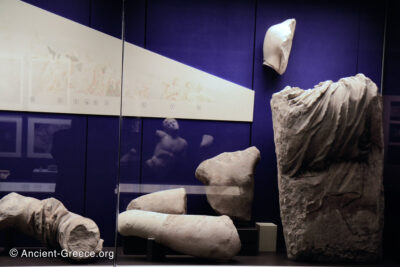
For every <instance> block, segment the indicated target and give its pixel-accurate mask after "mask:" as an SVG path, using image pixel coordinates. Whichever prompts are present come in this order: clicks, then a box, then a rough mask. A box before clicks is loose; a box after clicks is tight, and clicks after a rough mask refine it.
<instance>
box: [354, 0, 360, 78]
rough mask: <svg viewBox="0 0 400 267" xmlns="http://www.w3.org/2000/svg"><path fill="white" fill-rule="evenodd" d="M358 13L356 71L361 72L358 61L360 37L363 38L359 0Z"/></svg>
mask: <svg viewBox="0 0 400 267" xmlns="http://www.w3.org/2000/svg"><path fill="white" fill-rule="evenodd" d="M357 13H358V29H357V30H358V32H357V34H358V38H357V61H356V73H355V74H358V73H359V72H360V70H359V65H358V61H359V58H360V53H361V49H360V38H361V8H360V2H358V1H357Z"/></svg>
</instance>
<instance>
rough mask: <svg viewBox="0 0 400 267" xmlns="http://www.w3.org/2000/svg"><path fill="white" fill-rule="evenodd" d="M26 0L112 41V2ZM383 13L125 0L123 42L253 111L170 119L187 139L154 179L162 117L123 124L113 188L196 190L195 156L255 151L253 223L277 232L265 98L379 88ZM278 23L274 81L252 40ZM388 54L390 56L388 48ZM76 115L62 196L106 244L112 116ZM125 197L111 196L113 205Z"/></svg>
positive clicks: (111, 214)
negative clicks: (283, 34) (249, 103)
mask: <svg viewBox="0 0 400 267" xmlns="http://www.w3.org/2000/svg"><path fill="white" fill-rule="evenodd" d="M26 2H29V3H32V4H34V5H37V6H39V7H42V8H44V9H46V10H49V11H51V12H54V13H56V14H59V15H61V16H64V17H66V18H69V19H72V20H75V21H77V22H79V23H82V24H84V25H87V26H89V27H93V28H95V29H98V30H100V31H103V32H105V33H107V34H110V35H113V36H115V37H120V36H121V14H122V12H121V9H122V5H121V2H120V1H112V0H101V1H100V0H92V1H90V0H74V1H64V0H53V1H45V0H29V1H26ZM384 15H385V9H384V5H383V4H382V3H381V2H380V1H374V2H372V1H370V2H368V1H333V2H332V1H290V0H286V1H277V0H274V1H262V0H251V1H248V0H230V1H228V0H194V1H185V0H170V1H162V0H147V1H146V0H125V38H126V41H128V42H131V43H134V44H136V45H139V46H142V47H144V48H146V49H149V50H151V51H154V52H157V53H160V54H162V55H164V56H167V57H169V58H172V59H174V60H177V61H180V62H182V63H185V64H188V65H190V66H193V67H195V68H198V69H201V70H204V71H206V72H208V73H211V74H214V75H217V76H219V77H221V78H224V79H227V80H230V81H232V82H234V83H237V84H240V85H243V86H246V87H248V88H251V89H253V90H254V91H255V108H254V121H253V123H236V122H214V121H194V120H179V125H180V135H181V137H182V138H184V139H185V140H186V141H187V142H188V150H187V154H186V158H185V163H184V164H182V165H181V166H179V168H175V169H172V170H169V172H168V173H163V174H160V173H154V172H153V171H152V170H150V169H149V168H147V167H146V164H145V161H146V160H147V159H148V158H149V157H151V155H152V154H153V151H154V148H155V146H156V144H157V142H158V139H157V138H156V136H155V131H156V130H158V129H162V119H150V118H145V119H141V118H124V119H123V121H122V129H121V130H122V131H121V156H123V155H127V153H129V151H130V150H131V149H134V151H136V154H135V155H132V156H131V157H127V158H128V159H129V160H128V161H127V162H125V163H121V178H120V179H121V182H123V183H145V184H152V183H153V184H159V183H161V184H185V185H200V183H199V182H198V181H197V180H196V179H195V177H194V170H195V168H196V167H197V165H198V164H199V163H200V162H201V161H202V160H203V159H205V158H207V157H211V156H214V155H217V154H219V153H222V152H225V151H235V150H238V149H244V148H246V147H248V146H250V145H255V146H257V147H258V148H259V149H260V151H261V157H262V159H261V161H260V163H259V165H258V167H257V172H256V177H255V184H256V186H255V201H254V205H253V217H254V220H256V221H270V222H274V223H276V224H278V225H279V227H280V216H279V202H278V189H277V173H276V158H275V152H274V150H275V146H274V142H273V131H272V119H271V111H270V106H269V101H270V98H271V95H272V94H273V93H274V92H277V91H280V90H281V89H283V88H284V87H285V86H286V85H291V86H299V87H301V88H311V87H313V86H314V85H315V84H318V83H319V82H320V81H324V80H328V79H329V80H334V81H336V80H338V79H340V78H342V77H346V76H351V75H355V74H357V73H359V72H363V73H365V74H366V75H367V76H369V77H370V78H372V80H373V81H374V82H375V83H377V85H378V86H380V83H381V81H380V79H381V63H382V62H381V60H382V43H383V25H384ZM288 18H296V20H297V27H296V33H295V38H294V41H293V46H292V53H291V55H290V59H289V65H288V68H287V70H286V72H285V74H283V75H282V76H279V75H277V74H276V73H275V72H274V71H273V70H271V69H269V68H267V67H264V66H262V43H263V39H264V35H265V32H266V30H267V29H268V27H270V26H271V25H273V24H276V23H279V22H281V21H283V20H285V19H288ZM393 38H394V39H396V38H397V37H393ZM392 49H394V50H395V51H397V48H396V46H395V47H394V48H392ZM393 65H394V64H393ZM392 71H393V72H395V70H393V69H392ZM392 76H393V75H392ZM392 88H394V87H392ZM392 90H397V89H392ZM397 92H398V90H397ZM227 97H229V96H227ZM239 108H240V107H239ZM34 115H35V114H34ZM51 116H58V115H51ZM72 117H74V118H75V116H72ZM76 117H77V118H78V117H79V119H80V120H81V124H80V126H79V131H80V133H81V134H82V136H81V137H80V139H79V140H73V141H72V140H69V141H68V142H81V143H80V144H81V145H82V147H83V151H82V153H83V155H84V159H74V160H76V161H78V160H79V162H80V163H81V164H83V167H81V168H84V172H85V173H84V174H82V175H80V176H79V175H72V174H71V177H70V178H69V179H70V180H72V179H76V180H79V181H80V182H81V183H82V185H81V186H82V187H79V188H77V189H76V190H71V193H70V195H69V196H70V198H71V199H76V201H78V202H79V205H78V204H77V206H76V210H80V211H82V210H83V212H82V214H83V215H85V216H89V217H90V218H92V219H94V220H95V221H96V222H97V223H98V225H99V227H100V229H101V232H102V236H103V238H104V239H105V240H106V245H112V242H113V236H114V229H115V209H114V207H115V206H116V196H115V194H114V189H115V187H116V181H117V175H118V168H117V167H118V165H117V158H118V130H119V128H118V127H119V123H118V118H116V117H97V116H76ZM203 134H210V135H213V136H214V144H213V146H211V147H210V149H209V150H208V151H207V152H206V153H205V152H204V151H200V148H199V143H200V141H201V137H202V135H203ZM65 140H67V139H65ZM65 142H67V141H65ZM23 166H25V163H23ZM79 170H80V169H79ZM83 190H84V191H83ZM135 196H137V195H136V194H127V193H123V194H121V201H120V202H121V203H120V204H121V205H120V209H121V210H123V209H125V208H126V205H127V204H128V203H129V201H130V200H131V199H132V198H133V197H135ZM65 201H68V200H65ZM78 206H79V209H78ZM68 208H71V209H73V208H74V207H73V206H71V207H68ZM188 208H189V212H191V213H202V214H213V211H212V210H211V209H210V207H209V206H208V204H207V202H206V199H205V197H204V196H201V195H190V196H189V198H188ZM279 229H280V231H281V228H279ZM279 246H280V247H283V246H284V244H283V238H282V235H281V234H280V235H279Z"/></svg>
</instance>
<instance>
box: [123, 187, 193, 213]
mask: <svg viewBox="0 0 400 267" xmlns="http://www.w3.org/2000/svg"><path fill="white" fill-rule="evenodd" d="M133 209H136V210H145V211H154V212H161V213H168V214H186V190H185V188H176V189H169V190H163V191H158V192H154V193H151V194H147V195H144V196H141V197H138V198H135V199H134V200H132V201H131V202H130V203H129V205H128V207H127V208H126V210H133Z"/></svg>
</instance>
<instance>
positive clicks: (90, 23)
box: [89, 0, 93, 28]
mask: <svg viewBox="0 0 400 267" xmlns="http://www.w3.org/2000/svg"><path fill="white" fill-rule="evenodd" d="M92 8H93V2H92V0H89V27H90V28H92Z"/></svg>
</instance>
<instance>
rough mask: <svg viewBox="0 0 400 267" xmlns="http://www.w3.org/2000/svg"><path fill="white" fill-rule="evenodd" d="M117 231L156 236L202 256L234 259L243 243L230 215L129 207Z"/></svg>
mask: <svg viewBox="0 0 400 267" xmlns="http://www.w3.org/2000/svg"><path fill="white" fill-rule="evenodd" d="M118 232H119V233H120V234H121V235H123V236H138V237H142V238H154V239H155V241H156V242H157V243H160V244H162V245H164V246H167V247H169V248H171V249H173V250H175V251H178V252H181V253H184V254H188V255H192V256H195V257H200V258H210V259H231V258H232V257H233V256H235V255H236V254H237V253H238V252H239V250H240V247H241V243H240V239H239V235H238V233H237V230H236V228H235V226H234V225H233V222H232V220H231V219H230V218H229V217H227V216H204V215H175V214H164V213H158V212H151V211H142V210H128V211H125V212H122V213H121V214H119V216H118Z"/></svg>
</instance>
